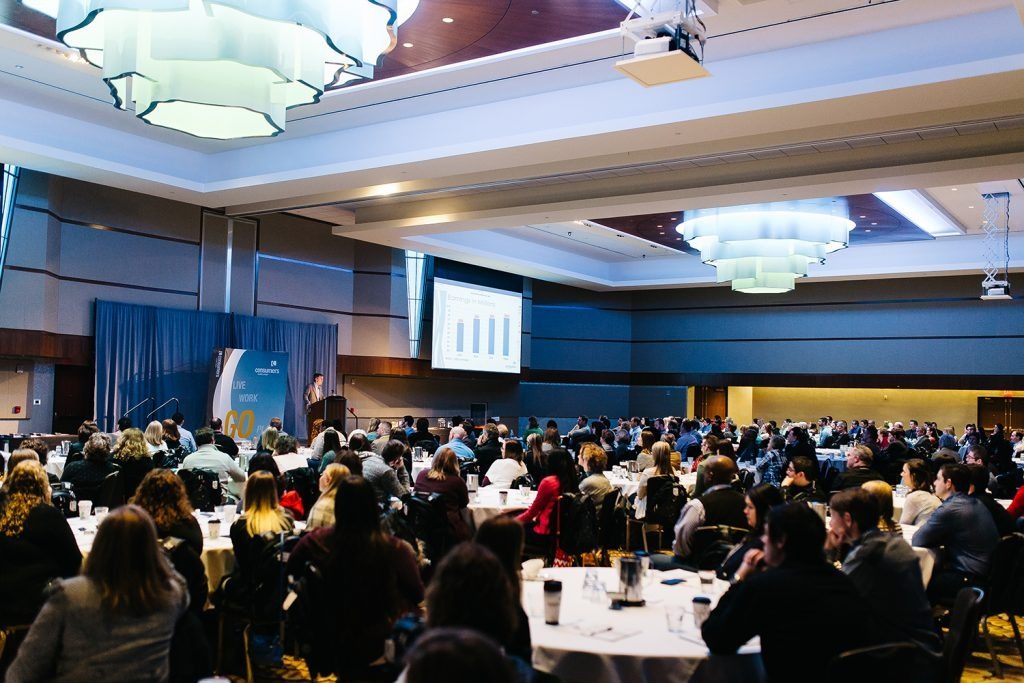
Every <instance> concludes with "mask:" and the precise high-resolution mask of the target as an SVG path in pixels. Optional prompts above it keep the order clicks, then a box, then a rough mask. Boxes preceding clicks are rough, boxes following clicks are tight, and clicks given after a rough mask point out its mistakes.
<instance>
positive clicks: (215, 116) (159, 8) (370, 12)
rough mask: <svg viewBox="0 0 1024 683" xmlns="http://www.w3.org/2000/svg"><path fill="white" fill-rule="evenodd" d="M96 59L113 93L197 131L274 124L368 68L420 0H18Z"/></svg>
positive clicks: (240, 130) (148, 116)
mask: <svg viewBox="0 0 1024 683" xmlns="http://www.w3.org/2000/svg"><path fill="white" fill-rule="evenodd" d="M23 2H24V4H26V5H28V6H30V7H33V8H35V9H38V10H40V11H42V12H45V13H47V14H49V15H50V16H54V17H56V19H57V37H58V38H59V39H60V40H61V41H63V42H64V43H65V44H66V45H67V46H68V47H71V48H74V49H76V50H79V51H80V52H81V54H82V56H83V57H84V58H85V59H86V60H88V61H89V63H91V64H93V65H94V66H97V67H99V68H101V69H102V70H103V80H104V81H105V82H106V84H107V86H108V87H109V88H110V94H111V96H112V97H113V100H114V105H115V106H117V107H119V108H121V109H127V108H128V103H129V102H134V103H135V112H136V116H138V117H139V118H141V119H142V120H143V121H145V122H147V123H151V124H153V125H155V126H163V127H166V128H173V129H175V130H180V131H184V132H186V133H189V134H191V135H195V136H198V137H203V138H216V139H230V138H246V137H265V136H273V135H277V134H278V133H281V132H282V131H284V128H285V112H286V111H287V110H288V109H290V108H292V107H298V106H300V105H303V104H311V103H314V102H317V101H319V99H320V96H321V95H323V93H324V90H325V89H326V88H327V87H330V86H335V85H341V84H343V83H347V82H349V81H352V80H355V79H364V78H372V77H373V67H374V65H375V64H377V62H378V61H379V60H380V58H381V56H382V55H384V54H386V53H387V52H390V51H391V50H392V49H393V48H394V46H395V44H396V38H397V36H396V33H395V31H396V27H397V26H399V25H400V24H401V23H402V22H404V21H405V20H406V19H408V18H409V16H410V15H411V14H412V13H413V12H414V11H415V10H416V7H417V5H418V4H419V0H23Z"/></svg>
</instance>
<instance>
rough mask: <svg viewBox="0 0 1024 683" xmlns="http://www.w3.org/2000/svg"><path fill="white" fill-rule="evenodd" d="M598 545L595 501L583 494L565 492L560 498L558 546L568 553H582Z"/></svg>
mask: <svg viewBox="0 0 1024 683" xmlns="http://www.w3.org/2000/svg"><path fill="white" fill-rule="evenodd" d="M597 545H598V542H597V509H596V508H595V507H594V502H593V501H592V500H590V499H589V498H588V497H586V496H584V495H583V494H571V493H567V494H564V495H563V496H562V497H561V498H559V499H558V547H559V548H561V549H562V551H563V552H565V553H566V554H568V555H582V554H583V553H589V552H591V551H593V550H595V549H596V548H597Z"/></svg>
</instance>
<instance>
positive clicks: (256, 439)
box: [251, 417, 284, 451]
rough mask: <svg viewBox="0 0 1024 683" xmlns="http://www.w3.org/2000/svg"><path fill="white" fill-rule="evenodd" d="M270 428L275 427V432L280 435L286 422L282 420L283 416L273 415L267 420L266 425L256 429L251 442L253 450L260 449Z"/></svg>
mask: <svg viewBox="0 0 1024 683" xmlns="http://www.w3.org/2000/svg"><path fill="white" fill-rule="evenodd" d="M268 429H273V430H274V432H275V434H278V435H279V434H281V432H283V431H284V423H283V422H282V421H281V418H279V417H272V418H270V420H268V421H267V424H266V426H263V427H260V428H258V429H254V430H253V433H252V442H251V443H252V448H253V450H256V451H258V450H260V447H261V446H262V445H263V435H264V434H266V433H267V430H268ZM271 450H273V446H271Z"/></svg>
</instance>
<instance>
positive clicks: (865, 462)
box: [832, 444, 882, 492]
mask: <svg viewBox="0 0 1024 683" xmlns="http://www.w3.org/2000/svg"><path fill="white" fill-rule="evenodd" d="M874 460H875V456H874V453H872V452H871V449H870V448H868V447H867V446H864V445H863V444H858V445H856V446H850V448H849V450H847V451H846V471H845V472H842V473H840V474H839V476H838V477H836V479H835V481H834V482H832V491H833V492H835V491H842V490H843V489H852V488H860V486H861V484H863V483H864V482H866V481H878V480H881V479H882V475H881V474H879V473H878V472H877V471H875V470H874V469H872V468H871V465H872V463H873V462H874Z"/></svg>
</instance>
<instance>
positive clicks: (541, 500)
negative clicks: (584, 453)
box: [516, 448, 579, 549]
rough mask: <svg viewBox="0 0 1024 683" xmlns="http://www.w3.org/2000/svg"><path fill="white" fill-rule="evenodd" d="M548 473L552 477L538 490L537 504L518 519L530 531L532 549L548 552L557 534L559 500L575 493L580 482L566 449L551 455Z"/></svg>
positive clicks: (528, 539)
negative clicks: (556, 515) (556, 520)
mask: <svg viewBox="0 0 1024 683" xmlns="http://www.w3.org/2000/svg"><path fill="white" fill-rule="evenodd" d="M548 471H549V472H550V474H548V476H546V477H544V479H542V480H541V482H540V485H538V486H537V497H536V498H534V499H533V504H532V505H530V508H529V509H528V510H527V511H526V512H524V513H522V514H521V515H519V516H518V517H517V518H516V519H518V520H519V521H520V522H522V523H523V524H524V525H525V527H526V529H525V531H526V543H527V544H528V545H529V546H531V549H536V548H547V547H548V546H549V545H550V544H551V538H552V537H553V535H554V533H555V528H554V522H555V520H554V519H552V516H553V514H554V511H555V506H556V505H557V504H558V499H559V498H560V497H561V495H562V494H563V493H575V492H576V487H577V485H578V481H579V478H578V477H577V476H576V464H575V463H574V462H573V461H572V456H571V455H569V453H568V452H567V451H566V450H564V449H562V448H556V449H555V450H552V451H550V452H548Z"/></svg>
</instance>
